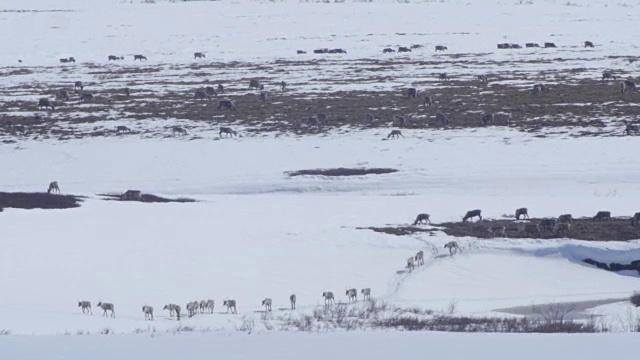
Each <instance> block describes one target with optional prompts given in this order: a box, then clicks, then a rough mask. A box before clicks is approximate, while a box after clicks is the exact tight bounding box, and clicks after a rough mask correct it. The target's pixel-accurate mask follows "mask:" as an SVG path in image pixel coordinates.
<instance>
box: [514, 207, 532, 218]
mask: <svg viewBox="0 0 640 360" xmlns="http://www.w3.org/2000/svg"><path fill="white" fill-rule="evenodd" d="M520 216H522V217H523V219H524V218H527V219H528V218H529V210H527V208H524V207H523V208H519V209H516V220H520Z"/></svg>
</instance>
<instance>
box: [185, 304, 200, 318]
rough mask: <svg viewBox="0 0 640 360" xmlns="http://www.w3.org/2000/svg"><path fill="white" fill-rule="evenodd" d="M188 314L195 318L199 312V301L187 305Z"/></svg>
mask: <svg viewBox="0 0 640 360" xmlns="http://www.w3.org/2000/svg"><path fill="white" fill-rule="evenodd" d="M187 312H189V317H193V315H195V314H196V313H197V312H198V301H192V302H189V303H187Z"/></svg>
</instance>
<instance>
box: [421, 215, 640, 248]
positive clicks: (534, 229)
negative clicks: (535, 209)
mask: <svg viewBox="0 0 640 360" xmlns="http://www.w3.org/2000/svg"><path fill="white" fill-rule="evenodd" d="M476 217H477V218H478V222H481V221H482V210H481V209H474V210H469V211H467V213H466V214H465V215H464V216H463V217H462V222H463V223H464V222H467V220H472V221H473V219H474V218H476ZM515 218H516V220H520V218H522V219H525V218H526V219H529V210H528V209H527V208H526V207H523V208H518V209H516V211H515ZM611 219H612V217H611V212H610V211H605V210H601V211H598V212H597V213H596V215H595V216H593V217H592V220H596V221H598V220H604V221H606V220H611ZM423 223H424V224H431V220H430V215H429V214H426V213H421V214H418V216H416V219H415V220H414V222H413V225H414V226H416V225H419V224H423ZM629 223H630V225H631V226H634V227H637V226H639V225H640V212H636V213H635V214H633V216H631V218H630V219H629ZM572 224H573V216H572V215H571V214H562V215H560V216H558V217H557V218H544V219H540V221H539V222H538V223H535V224H534V223H530V222H519V223H518V231H519V232H524V233H542V232H543V231H552V232H554V233H555V232H558V231H569V230H570V229H571V225H572ZM506 231H507V228H506V227H505V226H491V227H487V232H488V234H490V235H492V236H500V237H507V235H506ZM445 247H447V246H445ZM456 248H457V246H456Z"/></svg>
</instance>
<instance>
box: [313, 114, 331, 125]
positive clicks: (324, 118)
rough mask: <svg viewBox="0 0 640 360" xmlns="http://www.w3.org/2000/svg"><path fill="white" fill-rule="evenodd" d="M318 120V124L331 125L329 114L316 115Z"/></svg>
mask: <svg viewBox="0 0 640 360" xmlns="http://www.w3.org/2000/svg"><path fill="white" fill-rule="evenodd" d="M315 117H316V119H318V123H319V124H321V125H329V116H327V114H316V115H315Z"/></svg>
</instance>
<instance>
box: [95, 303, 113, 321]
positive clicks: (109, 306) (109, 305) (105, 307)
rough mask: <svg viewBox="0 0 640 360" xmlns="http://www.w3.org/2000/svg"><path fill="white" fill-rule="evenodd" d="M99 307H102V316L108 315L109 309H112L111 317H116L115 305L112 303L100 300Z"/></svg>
mask: <svg viewBox="0 0 640 360" xmlns="http://www.w3.org/2000/svg"><path fill="white" fill-rule="evenodd" d="M98 307H99V308H101V309H102V316H107V311H111V317H112V318H114V317H116V312H115V311H114V306H113V304H112V303H105V302H102V301H100V302H98Z"/></svg>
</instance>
